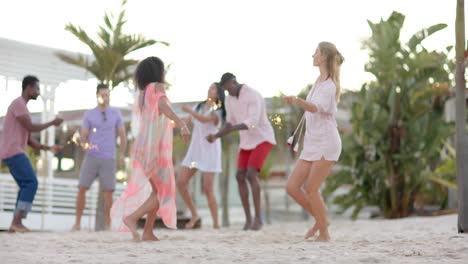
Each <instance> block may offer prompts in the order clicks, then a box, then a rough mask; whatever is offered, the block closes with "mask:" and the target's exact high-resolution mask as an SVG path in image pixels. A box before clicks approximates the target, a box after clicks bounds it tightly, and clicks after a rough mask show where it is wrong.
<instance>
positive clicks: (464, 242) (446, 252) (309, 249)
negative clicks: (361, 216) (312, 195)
mask: <svg viewBox="0 0 468 264" xmlns="http://www.w3.org/2000/svg"><path fill="white" fill-rule="evenodd" d="M456 219H457V217H456V215H450V216H442V217H431V218H408V219H403V220H357V221H350V220H348V219H335V220H333V221H332V225H331V229H330V231H331V234H332V239H333V240H332V242H330V243H319V242H314V241H304V240H303V239H302V237H303V234H304V232H305V231H306V230H307V227H308V226H309V223H307V222H288V223H275V224H272V225H267V226H265V228H264V229H263V230H261V231H259V232H252V231H248V232H245V231H240V230H239V229H240V226H237V225H236V226H232V227H230V228H224V229H221V230H219V231H217V230H212V229H211V228H204V229H201V230H195V231H193V230H190V231H188V230H185V231H184V230H177V231H171V230H166V229H161V230H157V235H158V237H159V238H160V239H161V241H160V242H138V243H136V242H132V241H131V240H130V234H128V233H117V232H98V233H96V232H89V231H81V232H76V233H71V232H56V233H53V232H33V233H29V234H8V233H1V234H0V256H1V262H2V263H468V235H460V234H457V232H456V227H455V223H456Z"/></svg>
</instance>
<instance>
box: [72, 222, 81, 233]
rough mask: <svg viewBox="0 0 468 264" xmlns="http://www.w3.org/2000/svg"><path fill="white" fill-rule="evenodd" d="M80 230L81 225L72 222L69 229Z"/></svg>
mask: <svg viewBox="0 0 468 264" xmlns="http://www.w3.org/2000/svg"><path fill="white" fill-rule="evenodd" d="M80 230H81V225H78V224H74V225H73V226H72V228H71V230H70V231H72V232H77V231H80Z"/></svg>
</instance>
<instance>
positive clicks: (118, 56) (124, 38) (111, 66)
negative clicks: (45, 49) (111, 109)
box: [57, 0, 169, 89]
mask: <svg viewBox="0 0 468 264" xmlns="http://www.w3.org/2000/svg"><path fill="white" fill-rule="evenodd" d="M126 3H127V0H123V1H122V9H121V11H120V14H119V15H118V18H117V21H115V23H114V24H113V23H112V20H113V15H112V14H111V15H109V14H107V13H106V14H105V15H104V25H101V26H99V31H98V33H97V35H98V36H99V39H98V40H93V39H92V38H91V37H89V34H88V33H87V32H86V31H84V30H83V29H82V28H81V27H79V26H75V25H73V24H71V23H68V24H67V25H66V26H65V30H67V31H69V32H70V33H72V34H73V35H75V36H76V37H77V38H78V39H79V40H80V41H81V42H83V43H84V44H86V45H87V46H88V47H89V48H90V49H91V51H92V53H93V56H94V60H89V58H88V57H86V56H83V55H78V56H69V55H67V54H64V53H57V56H58V57H59V58H60V59H62V60H63V61H65V62H67V63H69V64H73V65H76V66H78V67H82V68H84V69H86V70H87V71H89V72H90V73H91V74H93V75H94V76H95V77H96V78H97V79H98V80H99V81H100V82H102V83H105V84H107V85H109V87H110V88H111V89H112V88H114V87H116V86H117V85H119V84H120V83H121V82H124V81H127V80H128V79H130V78H131V76H132V74H133V73H132V71H131V69H132V68H133V67H134V66H135V65H136V64H137V63H138V61H137V60H134V59H129V58H127V56H128V55H129V54H130V53H132V52H134V51H136V50H139V49H142V48H145V47H148V46H151V45H154V44H156V43H160V44H163V45H166V46H168V45H169V44H168V43H167V42H164V41H156V40H153V39H147V38H145V37H144V36H142V35H137V34H131V35H130V34H125V33H123V30H122V29H123V26H124V25H125V23H126V22H127V20H125V5H126Z"/></svg>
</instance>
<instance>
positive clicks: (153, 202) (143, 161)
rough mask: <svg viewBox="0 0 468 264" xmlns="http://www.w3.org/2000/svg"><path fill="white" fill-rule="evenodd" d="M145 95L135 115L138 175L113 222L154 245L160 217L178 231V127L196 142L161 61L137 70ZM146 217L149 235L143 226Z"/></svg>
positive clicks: (134, 169) (134, 156)
mask: <svg viewBox="0 0 468 264" xmlns="http://www.w3.org/2000/svg"><path fill="white" fill-rule="evenodd" d="M135 84H136V86H137V87H138V90H139V95H138V99H137V101H136V102H135V107H134V112H135V114H136V116H137V118H138V126H139V127H138V128H137V130H138V133H137V135H136V137H135V142H134V143H133V146H132V152H131V161H132V176H131V178H130V180H129V182H128V186H127V188H126V189H125V192H124V193H123V194H122V195H121V196H120V198H119V199H118V200H117V201H116V202H115V203H114V205H113V206H112V210H111V214H112V223H113V225H114V227H116V228H117V230H119V231H131V232H132V235H133V239H134V240H140V239H142V240H152V241H156V240H158V238H157V237H156V236H155V235H154V234H153V226H154V221H155V220H156V217H157V216H158V215H159V217H161V219H162V220H163V222H164V224H165V225H166V226H167V227H169V228H172V229H176V228H177V227H176V223H177V216H176V204H175V179H174V170H173V164H172V136H173V125H176V126H178V127H180V128H181V135H182V137H183V139H184V141H186V142H187V141H188V140H189V137H190V132H189V129H188V128H187V126H186V124H185V123H184V122H183V121H182V120H181V119H180V118H179V117H178V116H177V115H176V114H175V113H174V111H173V110H172V108H171V106H170V102H169V100H168V98H167V97H166V92H165V88H166V85H165V84H164V63H163V62H162V61H161V59H159V58H156V57H148V58H146V59H144V60H143V61H141V62H140V64H139V65H138V67H137V69H136V71H135ZM144 215H146V223H145V226H144V229H143V235H142V237H141V238H140V234H139V233H138V231H137V222H138V220H139V219H140V218H142V217H143V216H144Z"/></svg>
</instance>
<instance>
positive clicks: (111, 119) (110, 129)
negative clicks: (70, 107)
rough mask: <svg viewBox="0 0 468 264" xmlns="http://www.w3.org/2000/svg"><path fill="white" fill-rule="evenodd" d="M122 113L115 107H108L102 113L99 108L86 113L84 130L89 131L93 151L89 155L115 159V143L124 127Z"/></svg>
mask: <svg viewBox="0 0 468 264" xmlns="http://www.w3.org/2000/svg"><path fill="white" fill-rule="evenodd" d="M123 125H124V124H123V122H122V116H121V115H120V111H119V110H118V109H116V108H113V107H106V110H105V111H101V109H99V108H98V107H96V108H94V109H92V110H89V111H86V113H85V114H84V117H83V124H82V125H81V127H82V128H86V129H88V130H89V137H88V143H89V144H90V146H91V149H90V150H88V155H91V156H93V157H96V158H101V159H115V143H116V138H117V134H118V131H117V129H119V128H121V127H123Z"/></svg>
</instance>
